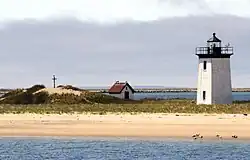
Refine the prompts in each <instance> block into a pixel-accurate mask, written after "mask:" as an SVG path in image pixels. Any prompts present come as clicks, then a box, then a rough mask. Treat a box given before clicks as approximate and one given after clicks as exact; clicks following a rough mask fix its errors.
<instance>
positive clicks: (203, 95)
mask: <svg viewBox="0 0 250 160" xmlns="http://www.w3.org/2000/svg"><path fill="white" fill-rule="evenodd" d="M202 97H203V100H205V99H206V91H203V94H202Z"/></svg>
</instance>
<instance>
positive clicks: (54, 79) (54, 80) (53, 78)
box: [52, 75, 57, 88]
mask: <svg viewBox="0 0 250 160" xmlns="http://www.w3.org/2000/svg"><path fill="white" fill-rule="evenodd" d="M52 80H53V85H54V88H56V80H57V78H56V76H55V75H53V77H52Z"/></svg>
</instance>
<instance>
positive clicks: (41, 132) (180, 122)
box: [0, 113, 250, 141]
mask: <svg viewBox="0 0 250 160" xmlns="http://www.w3.org/2000/svg"><path fill="white" fill-rule="evenodd" d="M176 115H178V116H176ZM249 125H250V116H244V115H242V114H181V113H180V114H178V113H176V114H167V113H161V114H136V115H131V114H107V115H94V114H88V113H86V114H61V115H59V114H31V113H25V114H2V115H1V116H0V137H121V138H139V139H152V138H153V139H155V138H157V139H158V138H160V139H180V140H181V139H187V140H193V138H192V135H193V134H196V133H200V134H201V135H202V136H204V138H203V139H202V140H204V141H207V140H219V139H218V138H217V137H216V135H217V134H219V135H221V136H222V140H233V141H235V140H250V135H249V134H248V133H250V127H249ZM232 135H237V136H238V138H237V139H234V138H232ZM200 140H201V139H197V141H200Z"/></svg>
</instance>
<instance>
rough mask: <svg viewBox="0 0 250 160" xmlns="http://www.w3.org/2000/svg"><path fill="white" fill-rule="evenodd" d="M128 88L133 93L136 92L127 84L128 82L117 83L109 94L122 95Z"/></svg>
mask: <svg viewBox="0 0 250 160" xmlns="http://www.w3.org/2000/svg"><path fill="white" fill-rule="evenodd" d="M126 86H128V87H129V88H130V89H131V90H132V92H135V91H134V89H133V88H132V87H131V86H130V85H129V84H128V83H127V82H119V81H117V82H116V83H115V84H114V85H113V86H112V87H111V88H110V89H109V91H108V92H109V93H121V92H122V90H123V89H124V88H125V87H126Z"/></svg>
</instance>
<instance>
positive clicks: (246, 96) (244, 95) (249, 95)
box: [134, 92, 250, 101]
mask: <svg viewBox="0 0 250 160" xmlns="http://www.w3.org/2000/svg"><path fill="white" fill-rule="evenodd" d="M232 95H233V100H237V101H247V100H250V92H233V93H232ZM134 97H135V99H136V100H139V99H145V98H152V99H157V98H158V99H173V98H181V99H183V98H185V99H194V100H195V99H196V92H166V93H164V92H159V93H135V96H134Z"/></svg>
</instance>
